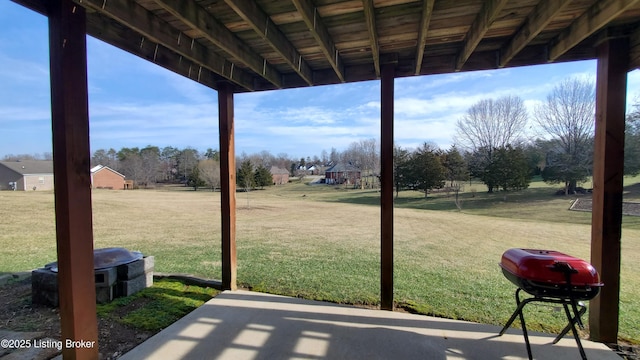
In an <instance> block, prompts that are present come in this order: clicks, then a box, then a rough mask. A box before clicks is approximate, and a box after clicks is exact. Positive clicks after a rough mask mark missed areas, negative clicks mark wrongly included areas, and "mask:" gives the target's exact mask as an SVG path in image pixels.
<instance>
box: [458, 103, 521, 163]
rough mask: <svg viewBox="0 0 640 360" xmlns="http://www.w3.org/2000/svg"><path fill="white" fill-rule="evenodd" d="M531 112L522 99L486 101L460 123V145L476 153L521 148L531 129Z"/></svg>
mask: <svg viewBox="0 0 640 360" xmlns="http://www.w3.org/2000/svg"><path fill="white" fill-rule="evenodd" d="M527 121H528V115H527V109H526V108H525V106H524V102H523V101H522V99H521V98H520V97H518V96H505V97H501V98H499V99H497V100H493V99H485V100H481V101H479V102H478V103H476V104H474V105H473V106H471V107H470V108H469V109H468V110H467V114H466V115H465V116H464V117H463V118H462V119H460V120H458V122H457V123H456V128H457V129H456V130H457V131H456V142H457V143H458V144H459V145H460V146H461V147H463V148H465V149H467V150H469V151H471V152H474V151H477V150H479V149H493V148H502V147H505V146H507V145H514V146H515V145H517V144H519V143H520V142H521V141H522V139H523V137H524V134H525V131H526V128H527Z"/></svg>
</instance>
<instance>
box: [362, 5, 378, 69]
mask: <svg viewBox="0 0 640 360" xmlns="http://www.w3.org/2000/svg"><path fill="white" fill-rule="evenodd" d="M362 6H363V7H364V18H365V20H366V22H367V30H368V31H369V42H370V43H371V56H372V57H373V67H374V68H375V69H376V77H380V47H379V46H378V30H376V14H375V9H374V7H373V0H362Z"/></svg>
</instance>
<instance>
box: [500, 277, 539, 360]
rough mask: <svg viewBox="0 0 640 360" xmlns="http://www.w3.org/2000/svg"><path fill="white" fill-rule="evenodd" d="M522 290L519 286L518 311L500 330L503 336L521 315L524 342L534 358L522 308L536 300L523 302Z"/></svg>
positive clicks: (517, 292)
mask: <svg viewBox="0 0 640 360" xmlns="http://www.w3.org/2000/svg"><path fill="white" fill-rule="evenodd" d="M520 290H522V289H520V288H518V290H516V304H517V305H518V307H517V308H516V311H514V312H513V314H512V315H511V318H509V321H507V323H506V324H505V325H504V327H503V328H502V330H500V336H502V335H503V334H504V333H505V331H507V329H508V328H509V326H511V324H512V323H513V321H514V320H515V319H516V317H517V316H520V324H521V325H522V334H523V335H524V342H525V345H526V346H527V355H528V356H529V360H533V355H532V354H531V344H530V343H529V334H528V333H527V325H526V323H525V322H524V313H523V312H522V309H523V308H524V306H525V305H527V303H529V302H530V301H532V300H535V298H529V299H525V300H524V301H522V302H521V301H520Z"/></svg>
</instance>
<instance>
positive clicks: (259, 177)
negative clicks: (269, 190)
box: [253, 165, 273, 188]
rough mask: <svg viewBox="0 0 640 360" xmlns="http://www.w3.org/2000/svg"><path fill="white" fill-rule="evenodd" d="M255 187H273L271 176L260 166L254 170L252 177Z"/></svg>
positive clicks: (267, 170) (269, 172)
mask: <svg viewBox="0 0 640 360" xmlns="http://www.w3.org/2000/svg"><path fill="white" fill-rule="evenodd" d="M253 178H254V181H255V184H256V186H259V187H261V188H264V187H265V186H270V185H273V176H272V175H271V171H269V169H267V168H266V167H264V166H263V165H260V166H258V167H257V168H256V171H255V172H254V175H253Z"/></svg>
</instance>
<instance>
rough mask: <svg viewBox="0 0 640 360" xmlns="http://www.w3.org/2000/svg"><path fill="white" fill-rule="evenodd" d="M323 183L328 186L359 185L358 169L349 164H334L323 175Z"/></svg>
mask: <svg viewBox="0 0 640 360" xmlns="http://www.w3.org/2000/svg"><path fill="white" fill-rule="evenodd" d="M324 177H325V179H326V180H325V182H326V183H327V184H329V185H333V184H347V185H357V184H359V183H360V169H358V168H357V167H355V166H353V165H351V164H339V163H338V164H335V165H333V166H332V167H330V168H329V169H327V170H326V171H325V173H324Z"/></svg>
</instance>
